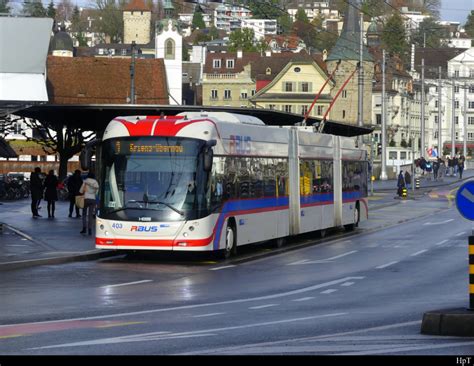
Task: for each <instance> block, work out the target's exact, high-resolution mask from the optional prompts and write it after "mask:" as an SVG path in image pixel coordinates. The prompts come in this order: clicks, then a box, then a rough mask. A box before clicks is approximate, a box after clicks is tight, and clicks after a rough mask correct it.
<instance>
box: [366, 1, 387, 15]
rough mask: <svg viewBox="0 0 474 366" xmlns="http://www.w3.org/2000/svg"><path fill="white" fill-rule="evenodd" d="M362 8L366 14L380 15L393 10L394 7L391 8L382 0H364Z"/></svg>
mask: <svg viewBox="0 0 474 366" xmlns="http://www.w3.org/2000/svg"><path fill="white" fill-rule="evenodd" d="M361 9H362V12H363V13H364V14H367V15H369V16H371V17H380V16H382V15H385V14H387V13H389V12H390V10H392V8H390V6H389V5H388V4H387V3H386V2H384V1H381V0H363V1H362V4H361Z"/></svg>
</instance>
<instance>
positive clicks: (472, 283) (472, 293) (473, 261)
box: [469, 232, 474, 311]
mask: <svg viewBox="0 0 474 366" xmlns="http://www.w3.org/2000/svg"><path fill="white" fill-rule="evenodd" d="M472 234H474V232H473V233H472ZM469 310H472V311H474V236H473V235H471V236H469Z"/></svg>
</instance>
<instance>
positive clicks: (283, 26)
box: [277, 13, 293, 34]
mask: <svg viewBox="0 0 474 366" xmlns="http://www.w3.org/2000/svg"><path fill="white" fill-rule="evenodd" d="M277 22H278V27H279V32H280V33H282V34H289V33H290V32H291V29H292V28H293V20H292V19H291V16H290V14H288V13H285V14H282V15H281V16H279V17H278V18H277Z"/></svg>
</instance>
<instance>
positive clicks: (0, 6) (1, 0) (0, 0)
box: [0, 0, 10, 14]
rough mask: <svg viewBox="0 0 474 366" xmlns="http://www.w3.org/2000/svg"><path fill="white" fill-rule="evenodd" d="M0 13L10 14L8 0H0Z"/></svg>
mask: <svg viewBox="0 0 474 366" xmlns="http://www.w3.org/2000/svg"><path fill="white" fill-rule="evenodd" d="M0 13H4V14H10V7H9V6H8V0H0Z"/></svg>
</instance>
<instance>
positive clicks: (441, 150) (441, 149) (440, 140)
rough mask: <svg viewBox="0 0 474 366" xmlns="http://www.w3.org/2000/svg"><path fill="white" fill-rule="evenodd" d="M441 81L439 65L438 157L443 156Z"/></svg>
mask: <svg viewBox="0 0 474 366" xmlns="http://www.w3.org/2000/svg"><path fill="white" fill-rule="evenodd" d="M441 88H442V81H441V66H440V67H439V80H438V157H441V156H443V139H442V137H441V134H442V131H443V130H442V126H443V124H442V119H441V118H442V113H441V103H442V94H441Z"/></svg>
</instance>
